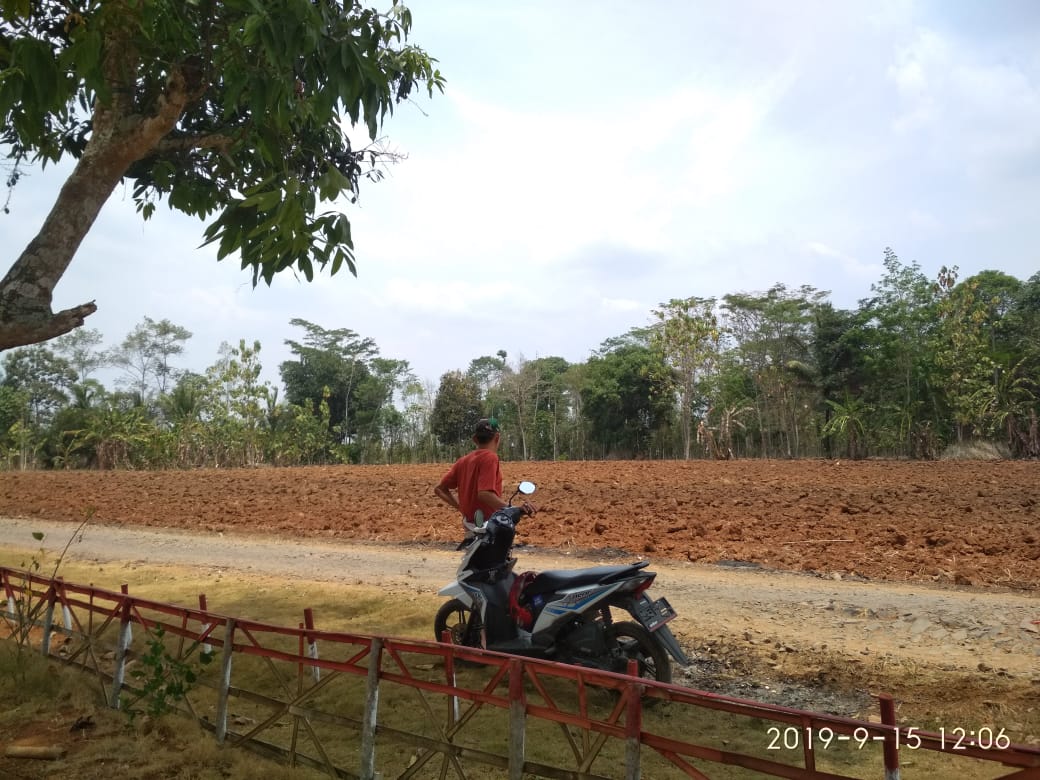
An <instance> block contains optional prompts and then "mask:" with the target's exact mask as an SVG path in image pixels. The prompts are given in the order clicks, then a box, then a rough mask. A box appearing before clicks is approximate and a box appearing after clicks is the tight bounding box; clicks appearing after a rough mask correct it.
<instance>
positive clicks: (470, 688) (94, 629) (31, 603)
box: [0, 568, 1040, 780]
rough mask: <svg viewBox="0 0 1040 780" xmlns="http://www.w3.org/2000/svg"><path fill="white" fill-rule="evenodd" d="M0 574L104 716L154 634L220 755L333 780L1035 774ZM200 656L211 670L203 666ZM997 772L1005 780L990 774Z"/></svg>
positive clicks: (792, 720)
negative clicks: (903, 771) (249, 757)
mask: <svg viewBox="0 0 1040 780" xmlns="http://www.w3.org/2000/svg"><path fill="white" fill-rule="evenodd" d="M0 578H2V581H3V587H4V595H5V596H6V600H7V607H6V610H4V611H3V612H2V613H0V625H4V624H6V627H7V628H8V629H9V633H10V635H11V636H12V637H14V636H17V635H18V634H19V631H18V627H19V626H18V623H19V620H25V619H26V618H29V619H32V620H34V621H35V622H36V624H37V625H36V628H34V630H33V635H32V637H33V638H32V644H33V646H34V647H38V648H39V650H40V652H42V653H43V654H44V655H47V656H48V657H52V658H56V659H61V660H63V661H65V662H66V663H70V664H76V665H78V666H80V667H83V668H85V669H88V670H90V671H92V672H94V673H95V674H96V675H97V676H98V679H99V680H100V681H101V684H102V689H103V691H104V695H105V697H106V699H107V701H108V702H109V704H110V706H112V707H115V708H120V707H123V706H125V703H126V702H127V700H128V697H130V698H133V697H135V696H138V695H140V693H141V692H140V690H139V689H137V688H135V686H134V685H133V682H132V679H133V677H134V674H133V672H132V669H133V665H134V664H140V663H142V661H141V660H140V658H141V655H142V652H143V648H144V647H145V644H146V642H147V641H148V639H149V637H152V638H154V636H155V632H156V630H157V629H158V628H161V629H162V632H163V635H164V642H165V645H166V648H167V653H168V654H169V657H170V658H172V659H174V661H175V662H176V663H178V664H182V665H191V666H192V667H193V668H196V670H197V673H198V674H199V678H198V681H197V684H196V685H195V686H194V687H193V688H192V689H191V690H190V691H189V692H188V694H187V696H186V697H185V698H184V700H183V702H181V705H180V708H181V709H182V710H184V711H185V712H186V713H188V714H190V715H191V716H192V717H194V718H196V719H197V720H198V721H199V722H200V723H201V724H202V725H203V726H205V727H206V728H209V729H211V730H212V731H213V733H214V735H215V738H216V740H217V741H218V742H220V743H227V744H232V745H244V746H249V747H251V748H253V749H255V750H259V751H260V752H263V753H266V754H268V755H271V756H273V757H276V758H278V759H280V760H282V761H284V762H286V763H288V764H290V765H309V766H312V767H315V768H319V769H322V770H324V771H325V772H327V773H328V774H329V776H331V777H345V778H363V779H364V780H370V779H374V778H389V777H395V778H413V777H414V778H421V777H440V778H443V777H449V776H450V777H457V778H477V777H480V778H486V777H503V778H509V780H520V778H523V777H531V776H534V777H545V778H558V779H560V780H564V779H566V780H575V779H578V778H581V779H582V780H599V779H602V780H605V779H606V778H626V779H629V778H639V777H652V778H667V777H693V778H709V777H716V776H720V777H733V776H734V775H733V774H732V772H733V771H735V770H733V769H731V768H730V767H742V768H743V770H745V771H744V773H743V774H741V775H739V776H742V777H746V776H748V774H749V773H750V774H753V775H758V776H769V777H785V778H828V779H829V780H855V778H863V777H880V776H882V772H883V773H884V775H883V776H884V777H885V778H886V779H887V780H897V779H898V778H899V772H900V770H899V760H900V757H901V756H902V757H905V756H907V754H913V755H914V757H915V762H917V760H918V758H919V757H923V756H925V755H930V756H934V755H936V754H944V755H945V756H946V758H940V759H938V760H940V761H947V762H949V763H948V766H949V767H950V768H949V774H948V776H950V777H960V778H969V777H974V776H979V775H981V774H985V776H986V777H988V778H993V777H998V776H999V777H1003V778H1007V779H1009V780H1010V778H1015V780H1028V779H1030V778H1035V779H1040V748H1036V747H1033V746H1028V745H1021V744H1014V743H1012V742H1011V739H1010V737H1009V736H1008V735H1007V734H1005V733H1004V732H1003V731H1002V730H999V731H995V730H994V729H985V730H981V729H980V730H976V732H975V733H974V734H972V735H971V736H970V738H969V736H968V734H967V730H965V729H957V730H954V732H953V733H946V732H945V731H943V732H940V733H934V732H925V731H921V730H919V729H916V728H912V727H908V726H905V725H901V724H898V723H897V722H896V718H895V707H894V703H893V701H892V700H891V698H889V697H880V709H881V721H882V722H880V723H877V722H868V721H863V720H856V719H852V718H844V717H837V716H832V715H826V714H822V713H814V712H808V711H802V710H796V709H791V708H788V707H781V706H776V705H769V704H763V703H759V702H753V701H745V700H741V699H736V698H732V697H728V696H721V695H716V694H711V693H706V692H702V691H696V690H691V689H688V688H683V687H680V686H676V685H665V684H661V683H656V682H652V681H648V680H644V679H639V678H637V677H634V676H627V675H618V674H611V673H607V672H600V671H595V670H591V669H584V668H580V667H574V666H567V665H563V664H555V663H548V662H544V661H537V660H531V659H525V658H519V657H515V656H509V655H504V654H500V653H491V652H484V651H480V650H476V649H471V648H462V647H457V646H453V645H450V644H442V643H437V642H424V641H416V640H407V639H395V638H389V637H377V636H365V635H357V634H350V633H342V632H331V631H322V630H319V629H317V628H316V627H315V623H314V616H313V614H312V613H311V611H310V610H305V616H304V621H302V622H301V623H300V624H299V625H298V626H297V627H295V628H290V627H285V626H275V625H270V624H267V623H262V622H258V621H253V620H246V619H242V618H235V617H229V616H227V615H222V614H219V613H216V612H212V611H210V610H209V609H207V603H206V599H205V596H200V599H199V602H200V603H199V607H198V608H193V607H182V606H175V605H172V604H166V603H162V602H156V601H151V600H148V599H140V598H136V597H134V596H132V595H130V593H129V592H128V589H127V588H126V586H124V587H123V588H122V592H114V591H109V590H105V589H102V588H96V587H93V586H85V585H76V584H72V583H67V582H65V581H63V580H62V579H60V578H56V579H51V578H47V577H41V576H38V575H35V574H32V573H29V572H25V571H19V570H14V569H7V568H0ZM59 610H60V612H59ZM59 614H60V619H59V622H60V625H59V626H55V619H56V617H57V616H58V615H59ZM22 633H23V634H24V632H22ZM319 649H320V653H319ZM203 652H212V653H213V655H214V658H215V661H216V662H215V663H213V664H210V665H208V666H205V667H203V666H201V665H200V664H199V663H198V662H199V660H200V654H201V653H203ZM128 670H131V671H130V678H131V681H130V682H128ZM962 731H964V732H965V733H963V734H962V733H961V732H962ZM996 765H1004V766H1005V767H1007V768H1008V772H1007V773H1006V774H999V775H997V774H995V772H1000V771H1001V770H1000V768H999V767H998V766H996ZM979 767H987V768H986V769H984V770H983V769H979ZM976 772H978V773H979V775H976V774H975V773H976ZM716 773H719V774H716Z"/></svg>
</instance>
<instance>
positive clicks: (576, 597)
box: [434, 481, 690, 682]
mask: <svg viewBox="0 0 1040 780" xmlns="http://www.w3.org/2000/svg"><path fill="white" fill-rule="evenodd" d="M534 491H535V485H534V483H532V482H528V481H524V482H521V483H520V484H519V486H518V487H517V489H516V492H514V493H513V495H512V496H511V497H510V499H509V501H508V504H509V505H508V506H506V507H503V508H502V509H499V510H498V511H496V512H494V513H493V514H492V515H491V516H490V517H489V518H488V519H487V521H486V523H485V524H484V526H483V527H482V528H478V529H477V532H476V535H475V536H474V538H473V539H472V541H463V543H462V544H461V545H460V546H459V549H460V550H461V549H465V553H464V554H463V558H462V562H461V563H460V564H459V568H458V571H457V572H456V575H455V581H454V582H452V583H451V584H449V585H447V586H445V587H443V588H441V589H440V591H439V594H440V595H442V596H448V597H450V600H449V601H447V602H446V603H444V604H443V605H441V607H440V609H439V610H438V611H437V616H436V618H435V619H434V633H435V634H436V638H437V641H444V639H445V637H446V636H447V637H449V638H450V641H451V643H453V644H458V645H465V646H468V647H480V648H484V649H487V650H496V651H499V652H503V653H511V654H513V655H522V656H527V657H532V658H543V659H547V660H551V661H558V662H561V663H566V664H572V665H577V666H584V667H590V668H594V669H603V670H606V671H610V672H619V673H626V672H627V670H628V662H629V660H632V659H634V660H635V661H636V662H637V663H638V669H639V675H640V677H645V678H647V679H654V680H658V681H660V682H671V680H672V666H671V662H670V660H669V656H671V657H672V658H674V659H675V660H676V661H677V662H678V663H679V664H681V665H683V666H687V665H689V663H690V660H689V658H687V656H686V654H685V653H684V652H683V650H682V648H681V647H680V646H679V643H678V641H677V640H676V638H675V636H674V635H673V634H672V632H671V630H670V629H669V628H668V626H667V623H668V622H669V621H671V620H672V619H673V618H675V616H676V613H675V610H674V609H672V607H671V605H670V604H669V603H668V601H667V600H666V599H664V598H659V599H656V600H654V599H651V598H650V597H649V595H648V594H647V590H648V589H649V588H650V585H651V584H652V583H653V581H654V578H655V577H656V576H657V574H656V573H655V572H652V571H646V570H645V569H646V567H647V566H648V565H649V562H647V561H638V562H636V563H629V564H624V565H617V566H594V567H592V568H587V569H575V570H564V571H543V572H541V573H538V572H530V571H529V572H524V573H522V574H519V575H517V574H516V573H515V572H514V571H513V569H514V568H515V566H516V562H517V560H516V558H514V557H513V556H512V555H511V553H512V549H513V541H514V538H515V535H516V527H517V524H518V523H519V522H520V520H521V518H522V516H523V514H524V509H523V507H519V506H513V499H515V498H516V497H517V495H521V494H522V495H524V496H529V495H531V494H532V493H534ZM612 609H615V610H619V611H623V612H627V613H628V615H629V616H631V617H632V618H633V620H623V621H620V622H615V621H614V619H613V614H612V612H611V610H612ZM446 632H447V633H446Z"/></svg>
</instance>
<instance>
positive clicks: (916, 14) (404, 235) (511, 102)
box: [0, 0, 1040, 384]
mask: <svg viewBox="0 0 1040 780" xmlns="http://www.w3.org/2000/svg"><path fill="white" fill-rule="evenodd" d="M407 4H408V5H409V7H410V8H411V9H412V12H413V15H414V22H415V24H414V28H413V41H414V42H415V43H418V44H419V45H421V46H423V47H424V48H425V49H426V50H427V51H428V52H429V53H430V54H431V55H432V56H434V57H436V58H437V59H438V60H439V67H440V69H441V71H442V73H443V74H444V76H445V77H446V79H447V89H446V92H445V94H444V95H443V96H438V97H436V98H435V99H434V100H432V101H426V100H422V101H420V102H419V103H415V104H406V105H402V106H400V107H399V108H398V111H397V112H396V114H395V115H394V116H393V117H392V118H391V119H390V120H389V121H388V123H387V125H386V127H385V128H384V131H385V134H386V136H387V138H388V139H389V142H390V145H391V147H392V148H395V149H397V150H398V151H400V152H403V153H405V154H407V155H408V159H407V160H406V161H405V162H403V163H401V164H400V165H397V166H395V167H394V168H393V169H392V170H390V171H389V175H388V176H387V178H386V179H385V180H384V181H382V182H380V183H378V184H371V185H367V186H364V187H363V189H362V197H361V201H360V203H359V204H358V205H356V206H346V207H345V209H346V211H347V213H348V214H349V216H350V219H351V220H352V222H353V227H354V230H353V233H354V238H355V242H356V255H357V264H358V277H357V278H356V279H355V278H353V277H351V276H350V274H349V273H348V272H346V271H343V272H341V273H339V274H337V275H336V276H335V277H330V276H328V275H327V274H324V275H322V276H321V277H320V278H316V280H315V281H314V282H312V283H309V284H308V283H307V282H306V281H304V280H302V278H301V279H297V278H295V277H294V276H293V275H292V274H291V273H286V274H283V275H282V277H281V278H279V279H277V280H276V281H275V283H274V284H273V285H272V286H271V287H270V288H268V287H266V286H263V285H261V286H260V287H258V288H256V289H253V288H252V285H251V277H250V275H249V273H248V272H246V271H242V270H240V269H239V268H238V261H237V260H231V259H229V260H226V261H224V262H222V263H217V262H216V261H215V259H214V258H215V253H214V251H213V249H212V248H203V249H199V248H198V246H199V244H200V243H201V235H202V229H203V225H202V223H200V222H197V221H195V220H193V219H190V218H187V217H183V216H181V215H179V214H176V213H174V212H170V211H169V210H168V209H167V208H166V207H165V206H164V205H161V206H160V207H159V208H158V209H157V210H156V216H155V217H154V218H153V219H152V220H151V221H149V222H142V221H141V220H140V218H139V217H138V216H137V215H136V214H135V212H134V204H133V202H132V199H131V197H130V193H129V191H128V190H125V189H121V190H118V191H117V192H116V193H115V195H114V196H113V198H112V200H111V201H110V202H109V203H108V204H107V205H106V207H105V210H104V211H103V213H102V216H101V218H100V220H99V221H98V223H97V224H96V226H95V228H94V230H93V231H92V232H91V234H90V235H89V236H88V238H87V240H86V241H85V242H84V244H83V246H82V248H81V249H80V252H79V254H78V255H77V257H76V258H75V259H74V261H73V263H72V265H71V267H70V269H69V271H68V273H67V274H66V275H65V278H64V279H63V280H62V282H61V284H60V285H59V287H58V289H57V292H56V296H55V297H56V300H55V309H57V308H65V307H67V306H72V305H75V304H79V303H81V302H83V301H86V300H91V299H94V300H96V301H97V304H98V312H97V313H96V314H94V315H93V316H91V317H90V318H89V319H88V321H87V326H88V327H92V328H96V329H98V330H100V331H101V332H102V333H103V334H104V336H105V340H106V344H108V345H110V346H111V345H115V344H117V343H118V342H119V341H121V340H122V338H123V337H124V336H125V335H126V334H127V333H128V332H129V331H130V330H131V329H132V328H133V327H134V326H135V325H136V324H137V323H139V322H141V321H142V319H143V318H144V317H145V316H149V317H151V318H153V319H156V320H160V319H169V320H171V321H172V322H174V323H176V324H179V325H182V326H184V327H186V328H187V329H188V330H190V331H191V332H192V333H193V334H194V336H193V338H192V339H191V340H190V341H189V342H188V350H187V352H186V354H185V355H184V356H183V359H182V360H181V364H180V367H182V368H190V369H193V370H197V371H202V370H204V369H205V367H206V366H208V365H210V364H212V363H213V362H215V360H216V358H217V351H218V347H219V345H220V343H221V342H223V341H227V342H230V343H232V344H237V343H238V340H239V339H242V338H245V339H247V340H248V341H250V342H251V341H252V340H254V339H259V340H260V342H261V343H262V346H263V349H262V352H261V359H262V362H263V364H264V368H265V372H264V373H265V376H267V378H268V379H271V380H272V381H274V382H275V383H277V384H280V382H278V379H277V377H278V374H277V366H278V363H280V362H281V361H282V360H285V359H287V358H289V357H290V353H289V352H288V349H287V348H286V347H285V345H284V341H285V339H287V338H294V339H298V338H299V337H301V336H302V332H301V331H299V330H298V329H295V328H292V327H290V325H289V320H290V319H292V318H293V317H302V318H304V319H307V320H310V321H311V322H314V323H316V324H318V325H320V326H322V327H325V328H329V329H333V328H351V329H352V330H354V331H356V332H358V333H359V334H361V335H362V336H367V337H371V338H373V339H374V340H375V341H376V343H377V344H378V346H379V348H380V350H381V353H382V355H383V356H385V357H389V358H396V359H403V360H407V361H409V362H410V364H411V366H412V368H413V370H414V371H415V373H416V374H417V375H418V376H419V377H420V378H422V379H428V380H431V381H433V382H434V383H436V382H437V381H438V380H439V378H440V376H441V375H442V374H443V373H444V372H446V371H450V370H453V369H465V368H466V367H467V366H468V365H469V362H470V361H471V360H472V359H473V358H476V357H479V356H481V355H488V354H494V353H495V352H497V351H498V350H500V349H504V350H506V351H507V352H508V354H509V357H510V360H514V359H516V358H518V357H519V356H521V355H522V356H524V357H526V358H527V359H532V358H536V357H546V356H550V355H559V356H562V357H564V358H566V359H567V360H570V361H583V360H585V359H587V358H588V356H589V354H590V352H591V351H592V350H594V349H596V348H597V347H598V346H599V345H600V344H601V342H602V341H603V340H604V339H607V338H609V337H611V336H616V335H619V334H622V333H625V332H626V331H628V330H629V329H630V328H632V327H634V326H642V325H646V324H648V323H649V321H650V311H651V309H653V308H654V307H656V306H658V305H659V304H660V303H662V302H664V301H667V300H669V299H671V298H685V297H688V296H693V295H697V296H703V297H708V296H722V295H725V294H727V293H731V292H755V291H764V290H766V289H768V288H769V287H770V286H772V285H773V284H775V283H777V282H782V283H785V284H787V285H789V286H791V287H797V286H799V285H802V284H808V285H812V286H814V287H816V288H818V289H821V290H828V291H830V293H831V301H832V302H833V303H834V304H835V305H836V306H840V307H850V308H851V307H855V306H856V304H857V302H858V301H859V300H860V299H861V298H865V297H867V296H869V294H870V286H871V284H872V283H874V282H877V281H878V280H879V279H880V278H881V274H882V272H883V267H882V264H881V261H882V258H883V252H884V249H885V247H886V246H891V247H892V248H893V249H894V250H895V252H896V253H897V254H898V255H899V256H900V258H901V259H902V260H903V261H904V263H908V264H909V263H911V262H918V263H920V265H921V267H922V270H923V271H924V272H925V273H926V274H927V275H928V276H929V277H932V278H934V276H935V275H936V273H937V272H938V270H939V268H940V267H941V266H942V265H957V266H959V267H960V271H961V278H964V277H966V276H968V275H970V274H973V273H975V272H977V271H980V270H983V269H988V268H992V269H997V270H1001V271H1004V272H1006V273H1009V274H1011V275H1013V276H1016V277H1018V278H1019V279H1023V280H1024V279H1026V278H1028V277H1029V276H1031V275H1032V274H1034V273H1036V272H1037V271H1040V252H1038V249H1037V232H1038V230H1037V226H1038V225H1040V222H1038V217H1037V212H1038V208H1037V207H1038V205H1040V46H1037V42H1038V41H1040V2H1033V0H989V1H988V2H978V1H976V0H937V1H936V2H903V1H898V2H885V1H884V0H870V1H869V2H855V3H854V2H836V1H833V0H824V1H821V2H807V1H805V0H792V1H791V2H783V3H780V2H772V1H771V0H768V1H767V0H763V1H762V2H752V1H750V0H735V1H733V2H723V1H722V0H718V1H717V2H701V1H694V0H688V1H683V0H675V2H664V1H662V0H658V1H656V2H653V1H648V2H642V3H633V2H620V1H619V2H613V1H611V0H595V1H593V0H572V1H571V2H567V3H560V2H557V1H555V0H546V2H535V1H533V0H519V1H518V2H509V3H505V2H502V3H499V2H488V1H487V0H410V2H408V3H407ZM61 173H62V170H61V169H57V170H55V171H54V172H53V173H52V172H51V171H39V170H33V171H32V172H31V174H32V175H31V176H30V177H28V178H26V179H24V180H23V182H22V183H21V184H20V185H19V186H18V187H17V189H16V190H15V193H14V200H13V203H12V213H11V215H9V216H3V215H0V226H2V227H0V231H2V234H3V236H4V237H5V240H4V241H3V245H4V249H5V250H6V252H7V253H8V254H9V256H10V259H11V260H13V259H14V257H15V256H16V254H17V253H18V252H19V251H20V250H21V249H22V247H24V245H25V244H26V242H27V241H28V240H29V239H30V238H31V237H32V236H33V235H34V233H35V231H36V230H37V229H38V228H39V225H40V223H41V222H42V219H43V217H44V215H45V213H46V211H47V210H48V209H49V208H50V205H51V203H52V201H53V199H54V196H55V195H56V192H57V188H58V186H59V185H60V181H61V175H60V174H61ZM5 265H6V263H5Z"/></svg>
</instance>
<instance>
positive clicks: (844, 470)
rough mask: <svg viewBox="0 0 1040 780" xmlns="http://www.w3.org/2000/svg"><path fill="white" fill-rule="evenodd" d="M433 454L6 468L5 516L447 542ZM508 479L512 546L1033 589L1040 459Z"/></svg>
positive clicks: (599, 468)
mask: <svg viewBox="0 0 1040 780" xmlns="http://www.w3.org/2000/svg"><path fill="white" fill-rule="evenodd" d="M445 469H446V466H445V465H421V466H354V467H349V466H336V467H310V468H292V469H252V470H250V469H229V470H203V471H164V472H126V471H112V472H29V473H5V474H3V476H2V478H0V517H4V516H6V517H16V516H20V517H36V518H40V519H53V520H82V519H83V518H84V517H85V516H86V515H87V514H88V513H90V514H91V515H92V520H91V521H92V522H93V523H98V524H116V525H134V526H152V527H163V528H184V529H190V530H193V531H207V532H218V531H219V532H243V533H249V532H260V533H264V534H273V535H291V536H292V537H294V538H297V539H299V538H315V539H319V538H320V539H339V540H344V541H345V540H352V541H363V540H364V541H380V542H451V541H456V540H458V539H459V538H460V535H461V526H460V525H459V521H458V518H457V517H456V516H454V515H453V513H452V512H451V510H449V509H448V507H447V506H445V505H443V504H442V503H440V502H439V501H438V500H437V499H436V497H435V496H434V495H433V491H432V488H433V485H434V484H435V483H436V482H437V481H438V480H439V478H440V476H441V474H442V473H443V472H444V471H445ZM503 472H504V474H505V477H506V484H507V486H508V487H507V490H508V489H511V487H512V486H514V485H515V484H516V483H517V482H518V481H520V480H521V479H530V480H533V481H534V482H536V483H537V485H538V492H537V494H536V495H535V497H534V499H533V500H534V502H535V503H536V504H537V505H538V506H539V507H540V511H539V512H538V514H537V516H535V517H533V518H529V519H526V520H525V521H524V522H523V523H522V525H521V527H520V530H519V532H518V534H519V536H518V539H520V540H522V541H524V542H526V543H527V544H529V545H532V546H535V547H539V548H549V549H557V550H597V551H600V553H601V554H603V555H610V554H612V553H616V554H618V555H620V554H622V553H624V554H633V553H634V554H638V555H646V556H649V557H652V558H654V559H655V560H663V559H673V560H679V561H693V562H699V563H715V562H720V561H721V562H727V561H729V562H732V561H740V562H748V563H753V564H758V565H761V566H762V567H764V568H770V569H784V570H793V571H806V572H818V573H821V574H824V575H827V576H832V577H833V576H836V575H840V576H841V577H842V578H850V577H859V578H866V579H871V580H890V581H903V582H907V581H909V582H936V583H940V584H947V583H948V584H955V585H966V586H982V587H987V586H989V587H993V586H996V587H1005V588H1014V589H1026V590H1033V589H1035V588H1037V587H1038V586H1040V463H1036V462H977V461H941V462H928V463H917V462H914V463H910V462H832V461H736V462H728V463H719V462H702V461H693V462H685V463H684V462H675V461H664V462H661V461H645V462H644V461H640V462H581V463H546V462H537V463H534V462H532V463H523V462H504V463H503Z"/></svg>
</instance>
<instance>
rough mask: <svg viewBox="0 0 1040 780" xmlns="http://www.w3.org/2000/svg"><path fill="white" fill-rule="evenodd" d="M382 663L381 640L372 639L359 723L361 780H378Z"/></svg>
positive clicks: (377, 638) (378, 638)
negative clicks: (377, 736) (377, 729)
mask: <svg viewBox="0 0 1040 780" xmlns="http://www.w3.org/2000/svg"><path fill="white" fill-rule="evenodd" d="M382 663H383V640H382V639H381V638H380V637H373V638H372V645H371V647H370V648H369V651H368V684H367V686H366V688H365V715H364V719H363V720H362V722H361V772H360V777H361V780H379V776H378V775H377V774H376V725H377V723H378V721H379V670H380V667H381V666H382Z"/></svg>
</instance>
